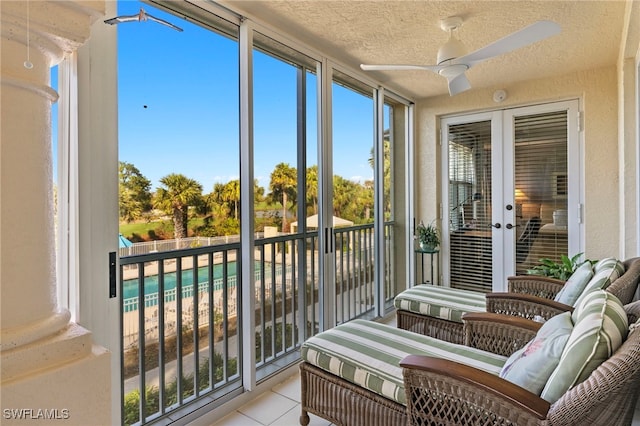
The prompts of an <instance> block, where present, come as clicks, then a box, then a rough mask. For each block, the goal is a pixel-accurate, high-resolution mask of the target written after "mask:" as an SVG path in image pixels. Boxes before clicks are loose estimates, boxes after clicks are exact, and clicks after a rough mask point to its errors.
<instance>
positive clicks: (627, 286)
mask: <svg viewBox="0 0 640 426" xmlns="http://www.w3.org/2000/svg"><path fill="white" fill-rule="evenodd" d="M624 266H625V272H624V274H622V276H621V277H620V278H618V279H617V280H615V281H614V282H612V283H611V285H610V286H609V287H607V291H608V292H609V293H611V294H613V295H615V296H616V297H617V298H618V299H620V301H621V302H622V304H623V305H626V304H627V303H631V302H632V301H633V297H634V296H635V294H636V291H637V289H638V282H640V257H634V258H631V259H628V260H625V261H624Z"/></svg>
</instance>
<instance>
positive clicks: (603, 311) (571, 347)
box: [540, 290, 629, 403]
mask: <svg viewBox="0 0 640 426" xmlns="http://www.w3.org/2000/svg"><path fill="white" fill-rule="evenodd" d="M576 311H578V315H577V316H574V327H573V331H572V332H571V335H570V336H569V340H568V341H567V344H566V346H565V347H564V350H563V351H562V356H561V357H560V362H559V363H558V366H557V367H556V369H555V370H554V372H553V373H552V374H551V376H550V377H549V380H548V381H547V384H546V385H545V387H544V389H543V391H542V394H541V395H540V396H541V397H542V398H543V399H546V400H547V401H549V402H551V403H554V402H555V401H557V400H558V399H559V398H560V397H561V396H562V395H563V394H564V393H565V392H566V391H567V390H569V389H571V388H572V387H573V386H575V385H576V384H578V383H580V382H582V381H584V380H585V379H587V378H588V377H589V375H590V374H591V373H592V372H593V370H595V369H596V368H598V366H599V365H600V364H602V363H603V362H604V361H605V360H607V359H608V358H609V357H610V356H611V355H613V353H614V352H615V351H616V350H617V349H618V348H619V347H620V345H622V342H623V341H624V339H626V337H627V333H628V331H629V323H628V319H627V314H626V313H625V311H624V308H623V306H622V303H621V302H620V300H619V299H618V298H617V297H615V296H614V295H613V294H611V293H609V292H607V291H605V290H597V291H593V292H591V293H589V295H588V296H587V297H585V298H584V299H583V301H582V303H581V305H580V306H578V308H577V309H576Z"/></svg>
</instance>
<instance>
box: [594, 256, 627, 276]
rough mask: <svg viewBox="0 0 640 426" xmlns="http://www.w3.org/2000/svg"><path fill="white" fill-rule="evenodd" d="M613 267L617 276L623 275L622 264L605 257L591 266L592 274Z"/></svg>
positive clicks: (612, 258)
mask: <svg viewBox="0 0 640 426" xmlns="http://www.w3.org/2000/svg"><path fill="white" fill-rule="evenodd" d="M611 266H614V267H615V268H616V269H617V270H618V276H621V275H622V274H624V263H622V262H620V261H619V260H618V259H616V258H615V257H605V258H604V259H600V260H599V261H597V262H596V263H595V265H593V272H594V273H598V272H600V270H601V269H603V268H609V267H611Z"/></svg>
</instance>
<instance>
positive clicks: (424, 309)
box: [394, 284, 487, 323]
mask: <svg viewBox="0 0 640 426" xmlns="http://www.w3.org/2000/svg"><path fill="white" fill-rule="evenodd" d="M394 305H395V307H396V309H402V310H405V311H409V312H413V313H416V314H422V315H428V316H430V317H435V318H440V319H445V320H449V321H455V322H460V323H461V322H462V316H463V315H464V314H466V313H467V312H486V311H487V301H486V298H485V295H484V293H480V292H477V291H469V290H458V289H453V288H449V287H439V286H435V285H431V284H421V285H417V286H415V287H411V288H409V289H407V290H404V291H403V292H401V293H400V294H399V295H397V296H396V298H395V299H394Z"/></svg>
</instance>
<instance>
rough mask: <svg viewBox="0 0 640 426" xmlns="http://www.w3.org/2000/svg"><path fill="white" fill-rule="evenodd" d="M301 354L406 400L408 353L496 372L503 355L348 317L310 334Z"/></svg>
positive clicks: (365, 385) (367, 386)
mask: <svg viewBox="0 0 640 426" xmlns="http://www.w3.org/2000/svg"><path fill="white" fill-rule="evenodd" d="M301 354H302V359H303V360H305V361H306V362H309V363H311V364H313V365H315V366H317V367H320V368H322V369H323V370H326V371H328V372H330V373H333V374H335V375H336V376H339V377H341V378H343V379H345V380H347V381H349V382H351V383H354V384H356V385H358V386H361V387H363V388H365V389H368V390H370V391H372V392H375V393H377V394H379V395H382V396H384V397H386V398H389V399H391V400H394V401H397V402H399V403H400V404H406V397H405V392H404V383H403V379H402V368H401V367H400V365H399V364H400V361H401V360H402V359H403V358H404V357H406V356H407V355H411V354H420V355H429V356H433V357H440V358H446V359H450V360H453V361H457V362H460V363H463V364H466V365H470V366H472V367H476V368H479V369H481V370H485V371H488V372H490V373H492V374H495V375H498V374H499V373H500V370H501V368H502V366H503V365H504V363H505V362H506V360H507V357H504V356H501V355H495V354H492V353H490V352H485V351H481V350H479V349H474V348H470V347H467V346H463V345H457V344H454V343H449V342H445V341H442V340H437V339H434V338H431V337H427V336H423V335H420V334H416V333H412V332H410V331H406V330H401V329H398V328H395V327H392V326H389V325H386V324H380V323H376V322H373V321H365V320H353V321H350V322H348V323H345V324H341V325H339V326H337V327H335V328H332V329H331V330H328V331H325V332H323V333H320V334H318V335H316V336H314V337H311V338H310V339H308V340H307V341H306V342H304V343H303V344H302V350H301Z"/></svg>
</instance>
